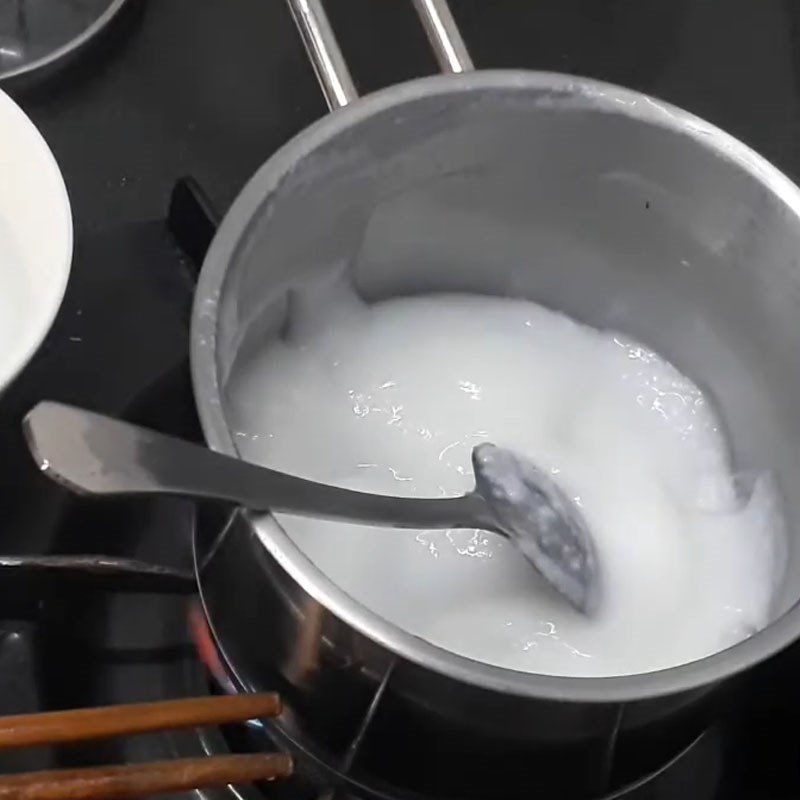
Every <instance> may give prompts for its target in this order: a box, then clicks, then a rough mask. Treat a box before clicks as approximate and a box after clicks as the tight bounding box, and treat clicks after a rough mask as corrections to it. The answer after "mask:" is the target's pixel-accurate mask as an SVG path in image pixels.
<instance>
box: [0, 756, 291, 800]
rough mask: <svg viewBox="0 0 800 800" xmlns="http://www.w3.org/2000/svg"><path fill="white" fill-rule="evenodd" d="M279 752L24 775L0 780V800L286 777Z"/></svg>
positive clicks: (107, 798)
mask: <svg viewBox="0 0 800 800" xmlns="http://www.w3.org/2000/svg"><path fill="white" fill-rule="evenodd" d="M291 774H292V759H291V758H290V757H289V756H287V755H283V754H264V755H239V756H209V757H206V758H188V759H181V760H174V761H158V762H154V763H151V764H128V765H125V766H119V767H91V768H88V769H68V770H57V771H53V772H28V773H23V774H21V775H10V776H6V777H0V800H12V798H13V800H126V799H129V798H136V797H147V796H150V795H153V794H160V793H164V792H181V791H188V790H190V789H201V788H205V787H209V786H224V785H227V784H234V785H236V784H246V783H252V782H253V781H271V780H276V779H278V778H288V777H289V776H290V775H291Z"/></svg>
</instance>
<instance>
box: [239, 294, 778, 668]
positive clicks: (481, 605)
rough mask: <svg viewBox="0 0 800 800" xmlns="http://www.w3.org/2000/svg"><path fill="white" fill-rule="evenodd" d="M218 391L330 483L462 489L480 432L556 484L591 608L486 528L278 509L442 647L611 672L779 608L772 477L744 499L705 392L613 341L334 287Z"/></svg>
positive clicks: (712, 647)
mask: <svg viewBox="0 0 800 800" xmlns="http://www.w3.org/2000/svg"><path fill="white" fill-rule="evenodd" d="M323 309H326V311H325V312H324V313H323ZM228 401H229V414H230V419H231V423H232V427H233V429H234V431H235V432H236V441H237V444H238V446H239V449H240V452H241V454H242V456H243V457H245V458H247V459H249V460H252V461H256V462H260V463H262V464H265V465H268V466H271V467H276V468H280V469H283V470H285V471H288V472H292V473H295V474H298V475H303V476H307V477H309V478H313V479H315V480H319V481H326V482H330V483H334V484H338V485H341V486H346V487H351V488H358V489H362V490H366V491H372V492H378V493H384V494H397V495H413V496H419V497H431V496H443V497H444V496H451V495H457V494H461V493H463V492H466V491H468V490H470V489H471V488H472V486H473V478H472V474H471V467H470V452H471V450H472V448H473V446H474V445H475V444H476V443H477V442H480V441H483V440H489V441H493V442H495V443H497V444H499V445H502V446H506V447H510V448H512V449H514V450H516V451H517V452H519V453H521V454H523V455H525V456H527V457H529V458H530V459H531V460H532V461H534V462H535V463H536V464H537V465H538V466H539V467H540V468H543V469H549V470H550V471H551V472H552V473H553V475H555V476H556V478H557V479H558V480H559V481H560V483H561V486H562V487H563V488H564V489H565V490H567V491H568V493H569V494H570V495H571V496H572V497H574V499H575V502H576V503H578V504H579V505H580V507H581V509H582V510H583V513H584V514H585V517H586V520H587V522H588V524H589V527H590V529H591V531H592V533H593V535H594V537H595V539H596V542H597V548H598V556H599V561H600V565H601V569H602V578H603V598H602V602H601V608H600V610H599V613H598V615H597V616H596V617H595V618H593V619H587V618H585V617H583V616H581V615H580V614H578V613H577V612H575V611H573V610H572V609H571V608H570V607H569V606H568V605H567V604H566V603H565V602H564V601H563V600H561V599H559V598H558V597H556V596H555V595H554V594H553V593H552V591H551V590H549V589H548V588H547V587H546V586H544V585H543V582H542V580H541V579H540V578H539V577H538V576H537V575H536V573H535V572H534V571H533V570H532V568H531V567H530V566H529V564H528V563H527V562H526V561H525V560H524V559H523V558H522V557H521V556H520V555H519V553H518V552H517V551H516V550H515V549H514V547H513V545H511V544H510V543H509V542H507V541H505V540H503V539H502V538H500V537H497V536H495V535H493V534H489V533H485V532H482V531H460V530H459V531H456V530H452V531H422V532H414V531H395V530H391V531H389V530H387V531H382V530H376V529H374V528H365V527H359V526H351V525H346V524H339V523H330V522H325V523H322V522H318V521H314V520H305V519H299V518H296V517H286V516H283V517H282V518H281V522H282V523H283V524H284V526H285V527H286V529H287V531H288V532H289V534H290V536H291V537H292V538H293V539H294V541H295V542H297V543H298V544H299V545H300V547H302V549H303V550H304V551H305V552H306V553H307V554H308V555H309V556H310V558H311V559H312V560H313V561H314V562H315V563H316V564H317V565H318V566H319V567H320V568H321V569H322V570H323V571H324V572H326V573H327V574H328V575H330V576H331V577H332V578H333V580H334V581H336V582H337V583H338V584H339V586H341V587H342V588H343V589H344V590H345V591H346V592H347V593H349V594H350V595H351V596H352V597H354V598H356V599H357V600H359V601H361V602H362V603H364V604H365V605H367V606H368V607H370V608H371V609H373V610H374V611H376V612H378V613H379V614H381V615H382V616H384V617H385V618H386V619H388V620H390V621H392V622H394V623H396V624H397V625H399V626H401V627H402V628H404V629H406V630H407V631H410V632H412V633H414V634H417V635H419V636H421V637H424V638H425V639H428V640H429V641H431V642H433V643H434V644H437V645H439V646H441V647H444V648H447V649H449V650H451V651H454V652H456V653H460V654H462V655H465V656H469V657H471V658H474V659H477V660H480V661H484V662H489V663H493V664H499V665H502V666H505V667H510V668H514V669H519V670H525V671H528V672H538V673H545V674H553V675H573V676H603V675H621V674H630V673H637V672H647V671H651V670H656V669H661V668H665V667H670V666H674V665H677V664H680V663H683V662H687V661H691V660H694V659H697V658H701V657H703V656H705V655H709V654H711V653H714V652H716V651H718V650H720V649H723V648H725V647H727V646H729V645H731V644H733V643H735V642H737V641H739V640H741V639H743V638H745V637H746V636H748V635H750V634H751V633H752V632H754V631H755V630H756V629H758V628H760V627H762V626H764V625H765V624H766V622H767V616H768V608H769V603H770V598H771V593H772V590H773V588H774V586H775V567H776V565H775V558H776V547H777V545H778V541H779V539H780V537H781V536H782V530H781V516H780V512H779V510H778V507H777V503H776V497H775V493H774V491H773V489H772V487H771V484H770V482H769V481H767V480H765V479H759V480H757V481H755V484H754V487H755V488H753V485H751V487H750V489H751V491H750V492H748V493H747V496H746V497H745V498H744V499H742V497H741V496H740V493H737V491H736V487H735V485H734V479H733V477H732V475H731V473H730V465H729V461H728V455H727V448H726V443H725V441H724V437H723V435H722V433H721V432H720V429H719V425H718V421H717V419H716V417H715V415H714V412H713V410H712V409H711V408H709V404H708V403H707V401H706V400H705V398H704V396H703V394H702V393H701V392H700V390H699V389H698V388H697V386H695V385H694V384H693V383H692V382H691V381H689V380H688V379H687V378H685V377H683V376H682V375H681V374H680V373H679V372H678V371H677V370H676V369H675V368H674V367H673V366H671V365H670V364H669V363H667V362H666V361H664V360H663V359H662V358H660V357H659V356H658V355H657V354H655V353H653V352H652V351H650V350H648V349H647V348H645V347H643V346H642V345H640V344H638V343H636V342H634V341H631V340H630V339H628V338H626V337H624V336H622V335H619V334H616V333H611V332H600V331H597V330H595V329H593V328H590V327H587V326H585V325H581V324H578V323H576V322H575V321H573V320H571V319H569V318H568V317H566V316H564V315H562V314H559V313H555V312H553V311H549V310H547V309H544V308H542V307H540V306H537V305H535V304H533V303H530V302H527V301H521V300H520V301H517V300H508V299H499V298H489V297H479V296H466V295H464V296H455V295H452V296H445V295H430V296H423V297H417V298H408V299H397V300H391V301H387V302H382V303H379V304H376V305H373V306H365V305H363V304H361V303H359V302H358V301H356V300H355V299H354V298H353V297H352V295H349V296H346V295H343V296H342V298H341V299H340V301H338V302H331V297H330V293H327V294H326V302H325V303H324V304H316V303H314V302H307V303H303V302H301V303H299V304H298V305H297V307H296V308H295V314H294V317H293V327H292V331H291V333H290V335H289V336H288V338H287V339H286V341H272V342H269V343H266V344H265V346H264V347H263V350H261V351H260V352H258V353H256V354H255V356H254V357H252V358H250V359H249V360H247V361H246V362H245V363H243V364H241V365H239V367H238V368H237V370H236V371H235V373H234V376H233V378H232V381H231V384H230V386H229V391H228Z"/></svg>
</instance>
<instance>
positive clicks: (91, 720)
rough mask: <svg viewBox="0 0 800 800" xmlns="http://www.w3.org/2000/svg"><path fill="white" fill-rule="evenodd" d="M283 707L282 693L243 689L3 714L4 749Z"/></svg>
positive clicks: (269, 712) (264, 713)
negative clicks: (243, 691) (211, 694)
mask: <svg viewBox="0 0 800 800" xmlns="http://www.w3.org/2000/svg"><path fill="white" fill-rule="evenodd" d="M280 713H281V701H280V698H279V697H278V695H277V694H240V695H233V696H223V697H194V698H189V699H186V700H168V701H165V702H158V703H135V704H133V705H124V706H104V707H100V708H82V709H77V710H74V711H53V712H45V713H41V714H21V715H19V716H13V717H0V749H12V748H18V747H37V746H39V745H50V744H65V743H68V742H82V741H86V740H92V739H108V738H111V737H115V736H130V735H132V734H137V733H154V732H156V731H167V730H179V729H180V728H196V727H202V726H204V725H224V724H226V723H229V722H241V721H243V720H248V719H261V718H264V717H274V716H277V715H278V714H280ZM205 760H208V759H204V761H205ZM4 796H5V795H1V794H0V797H4ZM110 796H111V795H109V797H110ZM115 796H116V795H115ZM126 796H127V795H126Z"/></svg>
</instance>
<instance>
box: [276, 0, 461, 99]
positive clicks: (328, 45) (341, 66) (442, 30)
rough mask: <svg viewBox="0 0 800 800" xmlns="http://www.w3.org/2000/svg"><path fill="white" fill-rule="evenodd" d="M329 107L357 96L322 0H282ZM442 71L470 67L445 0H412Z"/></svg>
mask: <svg viewBox="0 0 800 800" xmlns="http://www.w3.org/2000/svg"><path fill="white" fill-rule="evenodd" d="M286 2H287V3H288V5H289V10H290V11H291V13H292V17H293V18H294V21H295V24H296V25H297V29H298V30H299V31H300V37H301V38H302V40H303V45H304V46H305V48H306V52H307V53H308V57H309V58H310V59H311V63H312V64H313V65H314V71H315V72H316V73H317V79H318V80H319V83H320V87H321V88H322V92H323V94H324V95H325V100H326V101H327V103H328V107H329V108H330V109H331V111H333V110H335V109H337V108H342V107H343V106H346V105H347V104H348V103H352V102H353V100H356V99H358V92H357V91H356V87H355V84H354V83H353V78H352V76H351V75H350V70H349V69H348V67H347V62H346V61H345V60H344V56H343V55H342V51H341V49H340V48H339V43H338V41H337V40H336V35H335V34H334V32H333V28H331V25H330V22H329V21H328V15H327V14H326V13H325V7H324V6H323V2H322V0H286ZM412 3H413V5H414V8H415V9H416V11H417V14H419V18H420V20H421V22H422V25H423V27H424V28H425V33H426V34H427V36H428V41H429V42H430V44H431V47H432V48H433V52H434V54H435V55H436V60H437V61H438V62H439V67H440V68H441V70H442V72H445V73H457V72H467V71H469V70H472V69H474V66H473V63H472V59H471V58H470V56H469V53H468V51H467V47H466V45H465V44H464V39H463V38H462V37H461V32H460V31H459V29H458V26H457V25H456V22H455V20H454V19H453V15H452V13H451V11H450V6H449V5H448V4H447V0H412Z"/></svg>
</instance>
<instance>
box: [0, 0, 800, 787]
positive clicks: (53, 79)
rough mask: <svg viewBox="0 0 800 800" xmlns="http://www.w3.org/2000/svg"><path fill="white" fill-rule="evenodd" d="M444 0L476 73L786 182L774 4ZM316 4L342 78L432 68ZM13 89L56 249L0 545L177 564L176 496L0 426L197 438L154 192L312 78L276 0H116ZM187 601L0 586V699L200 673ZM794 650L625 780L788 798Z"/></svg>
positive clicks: (168, 682) (204, 175) (8, 399)
mask: <svg viewBox="0 0 800 800" xmlns="http://www.w3.org/2000/svg"><path fill="white" fill-rule="evenodd" d="M451 4H452V7H453V11H454V14H455V16H456V18H457V20H458V22H459V23H460V25H461V27H462V30H463V33H464V37H465V39H466V41H467V43H468V45H469V46H470V49H471V51H472V54H473V57H474V60H475V62H476V64H477V65H478V66H479V67H528V68H533V69H546V70H555V71H560V72H573V73H580V74H585V75H589V76H592V77H596V78H600V79H604V80H609V81H612V82H615V83H621V84H624V85H627V86H631V87H633V88H636V89H639V90H643V91H646V92H649V93H651V94H654V95H657V96H660V97H662V98H664V99H666V100H669V101H671V102H673V103H676V104H677V105H680V106H683V107H685V108H687V109H688V110H690V111H693V112H695V113H697V114H699V115H700V116H702V117H704V118H706V119H708V120H710V121H711V122H714V123H716V124H718V125H720V126H722V127H723V128H725V129H727V130H728V131H730V132H731V133H733V134H734V135H736V136H738V137H739V138H741V139H743V140H744V141H746V142H747V143H748V144H750V145H751V146H753V147H754V148H755V149H757V150H758V151H760V152H761V153H762V154H763V155H765V156H766V157H767V158H769V159H770V160H772V161H773V162H774V163H775V164H777V166H778V167H780V168H781V169H783V170H784V171H785V172H787V174H788V175H789V176H790V177H792V178H794V179H795V180H798V179H800V3H797V2H796V0H605V2H597V0H536V2H523V0H491V2H488V0H451ZM328 10H329V14H330V16H331V21H332V23H333V26H334V28H335V29H336V31H337V33H338V34H339V36H340V39H341V43H342V47H343V50H344V52H345V54H346V55H347V57H348V59H349V60H350V62H351V66H352V69H353V72H354V76H355V78H356V82H357V83H358V85H359V88H360V89H362V90H363V91H368V90H371V89H375V88H378V87H379V86H382V85H386V84H388V83H391V82H395V81H399V80H403V79H406V78H411V77H415V76H418V75H423V74H426V73H429V72H432V71H433V70H434V61H433V58H432V56H431V55H430V54H429V52H428V49H427V46H426V43H425V40H424V36H423V33H422V31H421V30H420V28H419V26H418V24H417V21H416V18H415V16H414V14H413V11H412V10H411V7H410V1H409V0H381V2H375V0H328ZM14 94H15V96H16V99H17V100H18V101H19V102H20V103H21V105H22V106H23V107H24V108H25V110H26V111H27V112H28V113H29V114H30V116H31V117H32V118H33V120H34V122H35V123H36V124H37V125H38V126H39V127H40V129H41V131H42V133H43V134H44V136H45V138H46V139H47V141H48V142H49V144H50V146H51V148H52V149H53V151H54V153H55V155H56V158H57V159H58V161H59V163H60V165H61V168H62V170H63V173H64V177H65V180H66V182H67V186H68V189H69V193H70V197H71V201H72V204H73V213H74V218H75V228H76V249H75V259H74V265H73V274H72V279H71V282H70V286H69V289H68V292H67V297H66V300H65V303H64V306H63V308H62V311H61V313H60V315H59V318H58V320H57V322H56V324H55V326H54V327H53V330H52V332H51V334H50V335H49V337H48V338H47V341H46V342H45V344H44V346H43V347H42V349H41V351H40V352H39V354H38V355H37V357H36V358H35V359H34V361H33V363H32V364H31V365H30V366H29V367H28V369H27V370H26V371H25V372H24V373H23V375H22V376H20V378H19V379H18V380H17V381H16V383H15V384H14V385H13V386H12V387H11V388H10V389H9V391H8V392H7V393H6V394H5V395H4V396H3V397H2V399H0V446H1V447H2V452H3V455H4V458H3V459H2V461H1V462H0V492H2V502H3V510H4V514H3V531H2V539H0V551H2V552H4V553H6V554H22V553H26V554H27V553H58V552H60V553H81V552H83V553H86V552H103V553H109V554H116V555H124V556H131V555H135V556H138V557H141V558H146V559H150V560H153V561H157V562H160V563H165V564H168V565H170V566H175V567H183V568H185V567H188V566H189V565H190V553H189V542H188V536H189V534H190V531H191V525H192V519H193V515H192V510H191V508H190V507H188V506H187V505H186V504H183V503H178V502H172V503H166V504H165V503H160V504H157V505H153V504H148V503H139V504H135V505H131V504H130V503H112V504H109V505H105V506H103V507H102V508H97V507H92V508H88V507H86V506H85V505H83V504H80V503H76V502H75V501H74V500H72V499H70V498H67V497H66V496H65V495H64V494H63V493H61V492H60V490H58V489H56V488H55V487H54V486H52V485H50V484H49V483H48V482H47V481H45V480H44V479H43V478H42V477H41V476H40V475H39V474H38V472H37V471H36V469H35V468H34V466H33V464H32V463H31V462H30V460H29V458H28V456H27V454H26V452H25V450H24V445H23V442H22V437H21V433H20V427H19V421H20V418H21V416H22V415H23V413H24V412H25V411H26V410H27V409H28V408H29V407H30V406H31V405H32V404H33V403H35V402H36V401H37V400H39V399H41V398H44V397H49V398H53V399H59V400H64V401H68V402H74V403H76V404H80V405H84V406H88V407H92V408H95V409H98V410H101V411H104V412H109V413H114V414H122V413H126V414H129V415H132V416H134V417H136V418H138V419H140V420H142V421H146V422H149V423H150V424H153V425H156V426H160V427H163V428H165V429H168V430H170V431H173V432H176V433H183V434H184V435H193V434H196V430H195V427H194V426H195V423H194V418H193V410H192V406H191V393H190V390H189V387H188V383H187V373H186V356H187V340H188V331H187V323H188V315H189V305H190V302H191V293H192V288H193V274H194V270H195V267H196V265H195V264H194V263H193V260H192V258H191V257H190V256H191V255H196V254H195V253H193V252H192V248H191V247H188V245H187V242H186V241H185V240H182V241H181V242H180V243H179V242H178V241H176V238H175V237H174V236H173V235H172V234H171V233H170V232H169V231H168V230H167V226H166V225H165V218H166V214H167V208H168V205H169V199H170V194H171V192H172V189H173V186H174V185H175V182H176V180H177V179H178V178H180V177H181V176H183V175H187V174H188V175H192V176H193V177H194V178H196V179H197V180H198V182H199V183H200V184H201V185H202V186H203V188H204V189H205V191H206V192H207V193H208V195H209V197H210V200H211V203H212V205H213V206H215V207H216V208H218V209H220V210H224V209H225V208H226V207H227V206H228V204H229V203H230V202H231V200H232V199H233V197H234V196H235V195H236V193H237V191H238V190H239V188H240V187H241V186H242V184H243V183H244V182H245V180H246V179H247V178H248V177H249V176H250V174H251V173H253V172H254V171H255V169H256V168H257V167H258V166H259V165H260V164H261V163H262V162H263V160H264V159H265V158H266V157H268V156H269V155H270V153H271V152H273V151H274V150H275V149H276V148H277V147H278V146H279V145H280V144H282V143H283V142H284V141H286V140H287V139H288V138H289V137H291V136H292V135H293V134H294V133H295V132H297V131H299V130H300V129H301V128H303V127H304V126H305V125H307V124H309V123H310V122H311V121H313V120H314V119H316V118H317V117H319V116H321V115H322V114H323V113H324V112H325V106H324V102H323V100H322V96H321V95H320V93H319V90H318V88H317V85H316V81H315V78H314V75H313V72H312V70H311V67H310V66H309V64H308V62H307V60H306V58H305V55H304V53H303V50H302V47H301V45H300V42H299V39H298V37H297V34H296V32H295V29H294V27H293V24H292V21H291V19H290V17H289V14H288V11H287V10H286V8H285V4H284V3H283V0H236V2H231V0H149V2H145V0H129V3H128V8H127V9H126V12H125V13H124V14H123V15H122V16H121V18H120V19H119V21H118V22H117V23H116V24H115V25H114V26H113V29H112V30H111V31H110V33H109V34H108V35H106V36H105V37H104V38H103V40H102V41H100V42H98V43H97V45H96V46H94V47H92V48H90V49H88V50H87V51H86V52H85V53H84V54H83V56H82V58H81V59H79V60H78V61H76V62H75V63H74V64H72V65H70V66H69V67H68V68H67V69H65V70H64V71H63V72H61V73H58V74H55V75H52V76H49V77H48V78H47V79H46V80H45V81H43V82H40V83H34V84H31V85H28V86H26V87H25V88H24V89H18V90H16V91H15V92H14ZM179 244H180V245H181V246H179ZM187 250H188V251H190V252H189V253H187ZM4 580H5V578H4ZM188 602H189V601H188V600H187V599H186V598H185V597H163V596H154V595H153V596H151V595H126V594H122V593H118V594H109V593H97V592H89V591H87V590H85V589H81V587H76V586H74V585H67V584H63V583H53V584H52V585H51V584H47V585H44V584H42V585H40V584H38V583H37V584H36V585H31V586H25V587H20V586H18V585H17V584H15V583H14V582H13V581H10V582H9V583H7V585H5V586H3V585H2V582H0V619H2V622H0V713H13V712H20V711H27V710H35V709H39V708H59V707H74V706H79V705H88V704H92V703H107V702H122V701H129V700H137V699H151V698H160V697H169V696H178V695H182V694H196V693H199V692H205V691H209V685H208V682H207V679H206V677H205V675H204V672H203V670H202V668H201V667H200V666H199V664H198V663H197V661H196V659H195V655H194V650H193V648H192V646H191V644H190V642H189V637H188V635H187V632H186V611H187V603H188ZM796 664H797V656H796V655H795V654H793V653H789V654H787V655H786V656H784V657H783V658H780V659H777V660H776V661H775V662H774V663H772V664H770V665H768V666H767V667H765V668H762V669H761V670H759V671H757V672H756V673H754V674H753V676H752V681H751V684H752V687H751V688H752V693H751V695H750V697H751V699H750V701H749V702H748V703H746V704H745V705H746V706H747V709H746V711H745V712H744V713H743V716H740V717H737V720H736V721H735V724H734V723H730V724H727V725H726V724H723V725H722V727H721V728H720V729H719V730H716V731H712V732H710V733H709V734H708V735H707V737H706V739H705V740H704V742H703V743H702V748H704V749H702V750H697V751H695V755H696V756H697V753H701V755H700V756H697V758H698V759H699V760H697V761H693V762H690V765H689V767H687V768H686V769H684V770H683V771H682V772H678V773H674V774H673V775H672V778H671V780H670V781H667V782H663V781H662V782H661V784H659V788H657V789H656V788H653V789H652V791H650V793H649V794H646V795H642V796H648V797H660V798H665V800H671V799H672V798H680V799H681V800H684V796H686V797H687V798H693V797H698V798H700V797H708V798H711V797H717V798H720V800H739V798H742V800H744V798H758V800H770V798H775V800H777V798H786V797H800V758H799V757H798V756H800V745H798V744H797V742H796V737H795V733H794V732H795V731H796V730H797V729H798V728H799V727H800V690H798V689H797V688H795V684H796V683H797V681H796V680H793V676H796V675H797V674H798V673H797V670H796V669H795V665H796ZM235 733H236V732H234V734H235ZM229 739H230V737H229ZM229 745H230V742H229V741H227V740H226V739H225V738H224V737H223V734H222V733H221V732H219V731H209V732H205V733H204V734H203V735H200V736H199V735H197V734H185V735H184V734H181V735H179V736H158V737H142V738H137V739H135V740H131V741H127V742H112V743H108V744H104V745H102V746H99V747H96V748H91V749H89V750H85V749H78V750H75V749H73V750H66V751H61V752H59V753H54V752H50V751H37V752H31V753H24V754H23V753H20V754H16V755H14V756H13V757H12V756H7V755H4V756H3V757H2V759H0V771H2V770H6V769H8V770H19V769H26V768H28V769H30V768H39V767H46V766H55V765H70V764H83V763H102V762H114V761H125V760H142V759H151V758H155V757H164V756H165V755H191V754H196V753H201V752H211V751H216V750H219V749H224V748H225V747H228V746H229ZM289 789H290V791H289V796H291V797H292V798H300V797H306V796H308V797H311V796H315V794H316V792H315V791H313V790H310V789H308V788H307V787H306V786H304V785H303V784H300V783H297V784H294V785H292V786H291V787H289ZM248 791H249V790H242V792H241V794H242V796H253V795H252V792H251V793H250V795H248ZM193 796H195V797H197V796H198V795H193ZM205 796H207V797H209V798H227V797H231V796H236V793H235V792H233V790H231V791H227V790H226V791H225V792H217V793H213V792H212V793H207V795H205ZM255 796H259V795H258V794H256V795H255Z"/></svg>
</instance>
